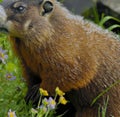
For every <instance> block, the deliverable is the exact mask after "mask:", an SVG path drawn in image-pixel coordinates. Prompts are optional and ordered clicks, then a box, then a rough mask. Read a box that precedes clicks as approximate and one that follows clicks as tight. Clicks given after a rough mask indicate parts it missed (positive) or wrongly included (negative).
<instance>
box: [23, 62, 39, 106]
mask: <svg viewBox="0 0 120 117" xmlns="http://www.w3.org/2000/svg"><path fill="white" fill-rule="evenodd" d="M23 68H24V70H23V76H24V77H25V79H26V81H27V85H28V91H27V94H26V96H25V101H26V103H27V104H28V103H29V102H30V101H31V102H32V103H33V104H35V105H36V104H37V103H38V101H39V97H40V93H39V88H40V83H41V79H40V77H39V76H37V75H35V74H34V73H33V72H32V71H31V70H30V69H29V67H27V66H26V65H25V64H24V67H23Z"/></svg>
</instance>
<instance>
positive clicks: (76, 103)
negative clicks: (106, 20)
mask: <svg viewBox="0 0 120 117" xmlns="http://www.w3.org/2000/svg"><path fill="white" fill-rule="evenodd" d="M0 24H1V28H4V29H6V30H7V31H8V33H9V37H10V42H11V43H12V46H13V48H14V51H15V52H16V55H17V56H18V57H19V59H20V61H21V64H22V68H23V75H24V78H25V79H26V81H27V84H28V93H27V96H26V101H29V100H33V102H35V101H36V100H37V99H38V97H39V94H38V89H39V87H42V88H43V89H45V90H47V91H48V92H49V94H50V95H51V96H53V95H54V93H55V88H56V87H59V88H60V89H61V90H62V91H64V92H65V93H66V97H67V99H68V100H69V101H70V102H71V105H70V106H73V109H74V110H71V113H75V114H74V115H72V114H68V115H64V116H65V117H68V116H69V117H97V116H98V114H99V113H100V114H101V113H102V111H101V110H102V109H101V110H100V112H99V113H98V108H99V107H103V106H104V103H105V102H104V101H106V99H107V98H108V97H109V100H108V105H107V110H106V117H120V84H119V82H120V41H119V37H118V36H116V35H115V34H113V33H111V32H109V31H107V30H103V29H101V28H100V27H98V26H96V25H95V24H93V23H91V22H90V21H86V20H84V19H83V17H81V16H76V15H73V14H72V13H70V12H69V11H68V10H67V9H66V8H65V7H64V6H63V5H61V4H60V3H59V2H57V1H56V0H9V1H8V0H4V1H3V2H2V3H1V5H0ZM96 97H99V98H98V99H97V100H96V101H95V103H94V104H92V102H93V100H94V99H95V98H96ZM68 110H69V108H68ZM72 111H74V112H72ZM64 112H66V110H64ZM66 114H67V113H66Z"/></svg>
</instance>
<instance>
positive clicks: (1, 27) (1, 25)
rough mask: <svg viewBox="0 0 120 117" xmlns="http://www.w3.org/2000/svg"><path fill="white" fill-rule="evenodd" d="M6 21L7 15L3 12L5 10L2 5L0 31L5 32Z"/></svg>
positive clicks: (0, 9)
mask: <svg viewBox="0 0 120 117" xmlns="http://www.w3.org/2000/svg"><path fill="white" fill-rule="evenodd" d="M6 20H7V14H6V12H5V9H4V7H3V6H2V5H0V30H6V31H7V27H6Z"/></svg>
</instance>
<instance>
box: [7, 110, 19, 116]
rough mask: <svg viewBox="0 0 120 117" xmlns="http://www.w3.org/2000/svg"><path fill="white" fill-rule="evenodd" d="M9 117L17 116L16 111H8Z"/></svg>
mask: <svg viewBox="0 0 120 117" xmlns="http://www.w3.org/2000/svg"><path fill="white" fill-rule="evenodd" d="M8 117H17V116H16V114H15V111H11V109H10V110H9V112H8Z"/></svg>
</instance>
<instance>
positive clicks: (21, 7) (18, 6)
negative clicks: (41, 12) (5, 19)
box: [12, 2, 26, 13]
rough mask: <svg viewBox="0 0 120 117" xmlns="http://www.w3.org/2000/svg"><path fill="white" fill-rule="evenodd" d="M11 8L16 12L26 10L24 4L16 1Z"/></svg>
mask: <svg viewBox="0 0 120 117" xmlns="http://www.w3.org/2000/svg"><path fill="white" fill-rule="evenodd" d="M12 8H13V10H14V11H15V12H16V13H23V12H24V11H25V10H26V5H25V4H24V3H22V2H16V3H14V4H13V6H12Z"/></svg>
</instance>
